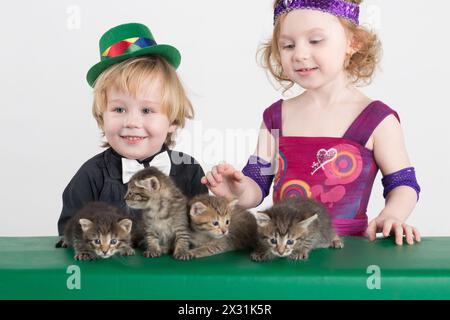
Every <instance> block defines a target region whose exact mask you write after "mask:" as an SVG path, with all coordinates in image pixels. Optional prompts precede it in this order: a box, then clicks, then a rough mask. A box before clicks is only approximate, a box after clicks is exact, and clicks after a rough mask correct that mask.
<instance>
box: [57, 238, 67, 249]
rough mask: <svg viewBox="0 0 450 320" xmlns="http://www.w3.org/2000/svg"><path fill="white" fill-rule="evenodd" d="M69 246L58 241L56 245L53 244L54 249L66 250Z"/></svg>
mask: <svg viewBox="0 0 450 320" xmlns="http://www.w3.org/2000/svg"><path fill="white" fill-rule="evenodd" d="M68 247H69V246H68V245H67V243H66V242H65V241H64V240H59V241H58V242H57V243H56V244H55V248H68Z"/></svg>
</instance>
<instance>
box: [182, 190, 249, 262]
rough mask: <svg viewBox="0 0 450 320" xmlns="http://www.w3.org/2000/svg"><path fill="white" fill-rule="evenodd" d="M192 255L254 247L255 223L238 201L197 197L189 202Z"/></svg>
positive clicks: (199, 255) (201, 255)
mask: <svg viewBox="0 0 450 320" xmlns="http://www.w3.org/2000/svg"><path fill="white" fill-rule="evenodd" d="M189 207H190V210H189V216H190V227H191V246H192V249H191V251H190V252H191V253H192V254H193V256H194V257H196V258H200V257H206V256H211V255H214V254H218V253H222V252H226V251H231V250H238V249H245V248H251V247H254V245H255V243H256V220H255V217H254V216H253V215H252V214H251V213H250V212H248V211H246V210H244V209H242V208H240V207H239V206H237V200H233V201H231V202H228V201H227V200H226V199H225V198H220V197H214V196H209V195H207V194H205V195H200V196H196V197H195V198H193V199H192V200H191V201H190V203H189Z"/></svg>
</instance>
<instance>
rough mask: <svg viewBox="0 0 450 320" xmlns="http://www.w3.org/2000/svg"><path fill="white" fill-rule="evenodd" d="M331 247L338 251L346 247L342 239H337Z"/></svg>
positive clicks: (332, 242)
mask: <svg viewBox="0 0 450 320" xmlns="http://www.w3.org/2000/svg"><path fill="white" fill-rule="evenodd" d="M331 247H332V248H336V249H342V248H343V247H344V241H342V239H341V238H339V237H336V238H334V239H333V241H331Z"/></svg>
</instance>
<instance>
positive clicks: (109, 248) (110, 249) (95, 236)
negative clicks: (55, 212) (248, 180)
mask: <svg viewBox="0 0 450 320" xmlns="http://www.w3.org/2000/svg"><path fill="white" fill-rule="evenodd" d="M131 227H132V221H131V220H130V219H126V218H125V216H124V214H122V212H121V211H120V210H119V209H118V208H116V207H114V206H112V205H109V204H107V203H103V202H91V203H88V204H87V205H86V206H85V207H83V208H82V209H80V210H79V211H78V212H77V213H76V214H75V215H74V216H73V217H72V218H71V219H70V220H69V221H68V222H67V224H66V226H65V229H64V240H63V241H62V242H61V243H59V244H57V247H63V248H67V247H69V246H71V247H73V248H74V249H75V256H74V258H75V260H93V259H96V258H109V257H111V256H113V255H115V254H119V255H122V256H131V255H134V250H133V249H132V248H131Z"/></svg>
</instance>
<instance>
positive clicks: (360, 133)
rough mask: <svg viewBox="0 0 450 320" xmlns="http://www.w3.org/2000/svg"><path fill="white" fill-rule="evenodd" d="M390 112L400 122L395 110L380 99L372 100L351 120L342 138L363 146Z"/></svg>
mask: <svg viewBox="0 0 450 320" xmlns="http://www.w3.org/2000/svg"><path fill="white" fill-rule="evenodd" d="M391 114H393V115H394V116H395V117H396V118H397V120H398V121H399V122H400V117H399V116H398V114H397V112H395V111H394V110H393V109H391V108H390V107H388V106H387V105H385V104H384V103H383V102H381V101H373V102H372V103H370V104H369V105H368V106H367V107H366V108H365V109H364V110H363V111H362V112H361V114H360V115H359V116H358V117H357V118H356V119H355V121H353V123H352V125H351V126H350V128H348V130H347V132H346V133H345V134H344V137H343V138H345V139H349V140H352V141H355V142H357V143H359V144H360V145H362V146H365V145H366V143H367V141H368V140H369V138H370V136H371V135H372V133H373V131H374V130H375V129H376V128H377V127H378V125H379V124H380V123H381V122H382V121H383V120H384V119H385V118H386V117H387V116H389V115H391Z"/></svg>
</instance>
